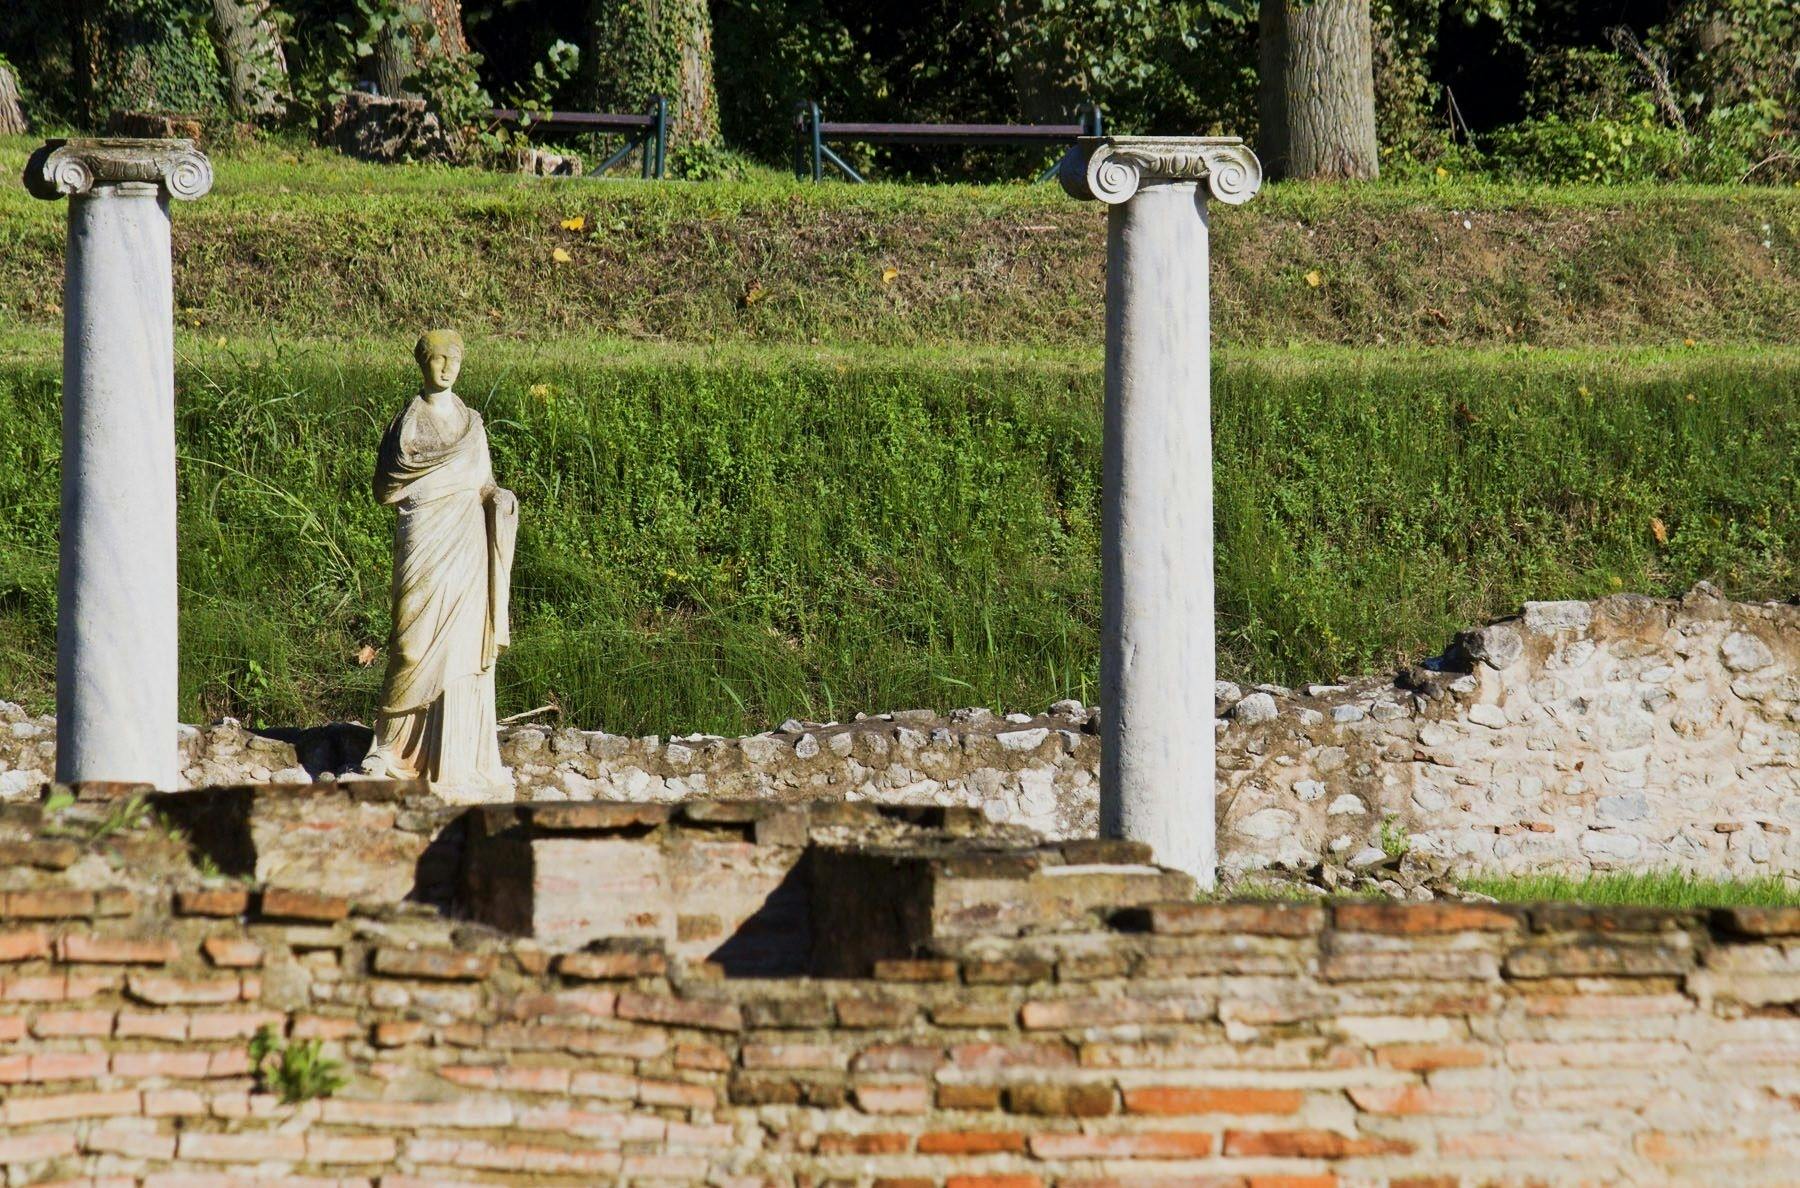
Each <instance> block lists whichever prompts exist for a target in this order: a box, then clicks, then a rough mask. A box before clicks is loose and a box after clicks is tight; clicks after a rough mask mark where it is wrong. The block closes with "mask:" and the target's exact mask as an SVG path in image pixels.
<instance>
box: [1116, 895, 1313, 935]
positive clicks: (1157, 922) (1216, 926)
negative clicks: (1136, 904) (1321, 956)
mask: <svg viewBox="0 0 1800 1188" xmlns="http://www.w3.org/2000/svg"><path fill="white" fill-rule="evenodd" d="M1113 923H1114V925H1115V926H1116V927H1119V928H1122V929H1126V930H1130V931H1143V932H1154V933H1157V934H1158V935H1161V936H1210V935H1226V936H1243V935H1246V934H1248V935H1251V936H1290V937H1304V936H1312V935H1314V934H1315V933H1317V932H1319V931H1320V930H1321V929H1323V928H1324V926H1325V911H1324V909H1323V908H1321V907H1320V906H1319V905H1318V904H1315V903H1279V902H1276V903H1159V904H1152V905H1150V906H1149V907H1143V908H1128V909H1126V910H1124V911H1121V912H1118V913H1115V914H1114V916H1113Z"/></svg>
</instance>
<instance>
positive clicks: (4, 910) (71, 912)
mask: <svg viewBox="0 0 1800 1188" xmlns="http://www.w3.org/2000/svg"><path fill="white" fill-rule="evenodd" d="M94 907H95V900H94V893H93V892H92V891H11V892H8V893H7V894H5V895H0V918H11V919H14V920H67V919H73V918H75V917H80V916H91V915H93V914H94Z"/></svg>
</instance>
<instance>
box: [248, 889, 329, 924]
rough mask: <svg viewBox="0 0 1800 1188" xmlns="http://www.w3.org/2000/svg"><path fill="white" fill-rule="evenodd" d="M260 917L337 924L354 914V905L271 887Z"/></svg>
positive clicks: (263, 894)
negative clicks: (352, 909) (351, 907)
mask: <svg viewBox="0 0 1800 1188" xmlns="http://www.w3.org/2000/svg"><path fill="white" fill-rule="evenodd" d="M258 911H259V913H260V914H261V915H262V916H263V917H265V918H267V919H271V920H307V921H312V922H315V923H321V924H333V923H336V922H337V921H339V920H342V919H344V918H345V917H346V916H348V915H349V914H350V901H349V900H347V899H343V898H341V897H340V896H336V895H315V894H313V893H312V892H310V891H292V890H289V889H287V888H285V887H270V888H268V889H267V890H265V891H264V892H263V893H262V902H261V903H260V904H259V905H258Z"/></svg>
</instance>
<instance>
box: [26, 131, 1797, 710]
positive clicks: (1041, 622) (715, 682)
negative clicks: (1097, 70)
mask: <svg viewBox="0 0 1800 1188" xmlns="http://www.w3.org/2000/svg"><path fill="white" fill-rule="evenodd" d="M23 145H24V142H22V141H13V142H4V143H0V165H3V166H5V168H7V169H14V168H15V163H14V158H19V159H22V155H23V153H22V147H23ZM218 172H219V186H218V190H217V192H216V193H215V194H214V195H213V196H211V197H209V198H207V199H205V200H203V201H202V202H200V203H197V204H194V205H192V206H180V207H178V209H177V212H176V220H177V228H176V240H177V243H178V244H179V245H180V248H179V259H178V263H177V304H178V307H179V308H180V310H181V313H180V322H181V326H182V335H181V341H180V355H181V361H180V365H179V368H178V377H177V383H178V389H179V405H180V417H181V422H180V448H181V451H182V458H183V465H182V477H181V482H182V507H183V523H182V531H183V569H182V575H183V613H184V618H183V631H184V637H183V649H184V675H183V702H182V710H183V713H184V714H186V715H189V716H191V717H195V718H199V717H207V716H212V715H216V714H219V713H225V712H230V713H238V714H242V715H246V716H249V717H252V718H254V719H259V720H263V721H270V722H273V721H315V720H319V719H321V718H324V717H327V716H344V715H349V714H357V715H366V714H367V713H368V711H369V707H370V704H371V701H372V698H373V695H374V691H375V686H376V684H377V682H378V681H379V675H380V665H379V664H375V665H373V666H369V667H362V666H359V665H358V664H356V663H355V661H354V660H353V657H354V655H355V653H356V652H357V650H358V649H359V648H360V647H361V646H362V645H363V644H377V645H379V644H380V643H381V642H382V639H383V636H384V633H385V628H386V606H385V598H384V588H385V581H386V564H387V551H388V543H387V534H388V532H389V520H388V517H387V516H386V515H385V514H384V513H383V512H382V511H381V510H380V509H378V508H376V507H375V506H374V504H373V502H372V501H371V500H370V499H369V498H368V496H367V494H366V483H367V478H368V470H369V465H370V457H371V455H372V452H373V448H374V443H375V440H376V438H377V436H378V434H379V431H380V427H381V425H382V424H383V423H384V422H385V421H386V419H387V418H388V417H389V416H390V415H391V414H392V412H393V410H394V409H395V408H397V407H398V404H399V402H400V401H401V400H402V399H403V398H404V396H405V394H406V393H407V392H408V391H409V390H410V387H411V384H412V382H413V381H412V378H411V366H410V361H409V359H408V350H409V347H410V344H411V340H412V336H413V335H414V334H415V333H416V331H417V329H418V328H419V327H421V326H422V325H425V324H446V323H448V324H457V325H461V326H462V327H463V328H464V329H465V330H467V331H469V332H470V336H471V352H470V357H469V361H468V366H467V367H466V369H465V379H464V381H463V383H462V384H461V388H462V390H463V391H464V393H465V395H466V396H467V398H468V399H470V401H471V402H472V403H474V404H476V405H477V406H478V407H480V408H482V409H483V411H484V412H485V414H486V416H487V418H488V421H489V424H490V426H491V428H492V432H493V437H494V441H495V450H496V465H497V467H498V469H499V472H500V474H501V476H502V479H503V481H505V482H507V483H508V484H509V485H511V486H512V487H514V488H515V489H516V490H517V491H518V492H519V495H520V497H521V500H522V502H523V504H524V509H525V515H526V520H525V524H524V530H523V535H522V538H521V552H520V557H519V565H518V570H517V574H516V579H515V580H516V583H517V590H518V594H517V599H516V602H515V614H516V627H515V633H514V638H515V640H516V646H515V648H514V650H513V651H512V652H511V653H509V655H508V656H507V658H506V659H505V660H503V662H502V670H501V683H502V689H503V691H502V698H503V712H507V711H511V710H518V709H524V708H529V707H531V706H535V705H539V704H542V703H543V702H544V701H546V700H549V699H551V698H552V697H554V698H555V699H556V700H557V701H558V702H559V703H561V704H562V705H564V706H565V707H566V708H567V709H568V711H569V714H570V717H571V718H572V720H574V721H577V722H580V723H582V724H584V725H605V726H606V727H608V728H611V729H615V730H633V731H677V730H689V729H713V730H728V731H737V730H742V729H754V728H757V727H760V726H762V725H766V724H768V723H770V722H774V721H779V720H780V719H781V718H783V717H786V716H788V715H790V714H800V715H807V714H811V715H819V716H841V715H843V714H846V713H848V712H851V711H853V710H856V709H867V710H871V711H873V710H880V709H892V708H898V707H902V706H907V705H919V704H927V705H937V706H940V707H947V706H950V705H955V704H967V703H980V702H985V703H988V704H992V705H995V706H998V707H1004V708H1018V707H1027V708H1029V707H1037V706H1041V705H1043V704H1044V703H1046V702H1048V701H1050V700H1052V699H1054V698H1056V697H1058V696H1062V695H1065V694H1068V695H1074V696H1087V697H1091V696H1092V693H1093V676H1094V654H1095V639H1094V632H1095V620H1096V617H1097V610H1098V606H1097V602H1098V595H1097V582H1096V568H1097V566H1096V559H1095V543H1096V524H1095V516H1096V512H1097V495H1098V492H1097V478H1098V469H1099V467H1098V452H1097V446H1098V433H1099V428H1098V416H1097V414H1098V397H1099V386H1100V385H1099V350H1098V343H1099V338H1100V316H1099V297H1100V293H1101V284H1102V278H1101V272H1100V263H1101V250H1102V247H1101V222H1102V220H1101V217H1100V215H1099V213H1098V211H1097V210H1096V209H1095V208H1094V207H1093V206H1092V205H1091V204H1089V205H1079V204H1075V203H1072V202H1070V201H1068V200H1067V199H1065V198H1062V197H1061V196H1060V195H1059V194H1057V193H1055V192H1053V191H1051V190H1049V189H1047V188H1043V187H1040V188H1036V189H1032V188H1027V187H1023V186H1014V187H990V188H941V189H906V188H901V187H868V188H866V189H852V188H850V187H844V186H825V187H819V188H816V189H815V188H813V187H802V186H794V185H788V184H785V183H779V182H772V181H761V182H755V183H743V184H734V185H704V186H695V185H673V184H672V185H665V186H644V185H639V184H632V183H620V184H614V183H599V184H592V185H587V184H580V183H576V184H567V183H541V182H540V183H527V182H522V181H519V180H517V179H512V178H496V177H491V176H483V175H477V174H462V173H453V172H448V171H442V170H427V169H391V170H384V169H375V168H372V167H367V166H357V165H351V164H348V163H341V162H337V161H335V160H334V159H332V158H319V157H312V156H308V157H307V159H306V160H305V161H304V162H302V163H297V164H289V163H286V162H284V161H283V160H282V159H281V156H280V154H279V153H274V152H265V153H260V154H256V155H253V156H252V157H250V158H248V159H244V160H232V159H225V160H221V161H220V162H219V166H218ZM577 215H579V216H580V218H581V220H582V226H581V227H580V228H579V229H575V228H572V227H566V226H564V222H565V220H571V219H573V218H574V217H575V216H577ZM60 219H61V212H60V210H59V209H58V208H57V207H56V206H53V205H51V204H47V203H38V202H35V201H33V200H30V199H29V198H27V197H26V196H25V195H24V194H23V192H22V190H19V189H17V188H16V186H15V187H7V188H0V695H7V696H12V697H15V698H21V699H24V700H27V701H30V702H32V703H33V704H36V705H40V706H41V705H44V704H46V703H47V701H48V698H49V693H50V678H51V633H52V625H53V623H54V593H55V581H54V558H55V540H54V527H55V500H56V481H55V475H56V465H57V422H56V383H57V370H58V369H57V365H56V344H55V330H56V325H57V317H58V311H57V310H56V301H57V284H56V275H57V264H58V261H59V260H60V253H61V230H60ZM1465 220H1467V221H1468V222H1469V224H1470V226H1469V227H1468V228H1464V226H1463V222H1464V221H1465ZM1214 227H1215V234H1216V236H1217V247H1218V257H1217V260H1216V269H1215V277H1216V281H1217V289H1216V294H1217V311H1218V312H1217V317H1216V319H1215V320H1216V323H1217V326H1218V333H1219V336H1220V340H1221V344H1222V345H1221V349H1220V350H1219V353H1218V359H1219V370H1218V378H1217V383H1216V392H1215V403H1216V417H1215V421H1216V429H1217V436H1218V449H1219V465H1218V506H1219V562H1218V564H1219V577H1220V586H1221V594H1220V610H1221V622H1220V630H1221V637H1222V652H1223V662H1222V666H1223V668H1224V670H1225V672H1226V674H1227V675H1232V676H1237V677H1244V678H1250V679H1282V680H1299V679H1305V678H1310V677H1316V676H1329V675H1332V674H1334V673H1338V672H1355V671H1366V670H1370V669H1374V668H1378V667H1380V666H1381V665H1384V664H1387V663H1390V662H1392V661H1394V660H1396V659H1399V658H1402V657H1407V656H1414V655H1418V654H1421V653H1423V652H1428V651H1431V650H1435V648H1436V647H1438V646H1439V645H1441V644H1442V643H1443V642H1444V640H1445V638H1446V637H1447V635H1448V634H1449V633H1450V632H1451V631H1452V630H1454V629H1455V628H1457V627H1458V626H1461V625H1464V624H1466V623H1469V622H1473V621H1479V620H1480V619H1482V618H1484V617H1486V616H1488V615H1491V614H1495V613H1501V612H1504V611H1506V610H1509V609H1511V608H1512V607H1513V606H1515V605H1516V604H1517V603H1518V602H1519V601H1521V600H1522V599H1524V598H1528V597H1558V596H1571V597H1573V596H1589V595H1595V594H1602V593H1607V592H1610V591H1613V590H1616V589H1636V590H1645V591H1650V592H1668V591H1673V590H1677V589H1679V588H1681V587H1683V586H1685V585H1686V584H1687V583H1689V582H1691V581H1693V580H1694V579H1696V578H1700V577H1706V578H1710V579H1712V580H1714V581H1716V582H1718V583H1720V584H1721V585H1723V586H1725V587H1726V588H1727V589H1729V590H1731V591H1732V592H1734V593H1739V594H1743V595H1754V596H1761V595H1772V594H1777V593H1786V592H1788V591H1789V590H1791V589H1792V588H1793V587H1794V586H1795V585H1796V582H1795V573H1794V570H1795V558H1797V557H1800V548H1797V547H1796V546H1800V526H1796V523H1795V521H1794V520H1793V518H1792V517H1791V516H1789V515H1788V514H1787V509H1788V508H1791V507H1792V506H1793V505H1794V495H1795V492H1794V479H1795V476H1796V474H1800V470H1797V468H1796V466H1795V462H1796V452H1797V451H1800V427H1795V426H1794V424H1793V421H1792V418H1791V417H1790V416H1788V415H1787V410H1788V408H1789V407H1790V406H1791V404H1792V402H1793V398H1794V397H1795V395H1796V394H1800V352H1795V351H1793V350H1791V349H1788V348H1786V347H1784V346H1780V345H1778V344H1782V343H1787V342H1793V341H1800V335H1797V334H1796V331H1797V330H1800V284H1796V281H1797V280H1800V195H1796V194H1792V193H1787V192H1770V191H1754V190H1741V191H1692V190H1674V191H1661V190H1645V191H1627V192H1618V191H1601V190H1582V189H1573V190H1544V191H1523V190H1498V189H1493V188H1488V187H1461V186H1457V185H1454V184H1452V185H1450V186H1447V187H1441V188H1432V189H1404V188H1400V189H1388V188H1380V187H1376V188H1365V189H1355V188H1335V189H1334V188H1325V189H1309V188H1284V187H1276V188H1272V189H1271V190H1270V191H1269V192H1268V193H1267V194H1265V195H1264V196H1262V197H1259V198H1258V199H1257V201H1256V202H1254V203H1252V204H1251V205H1250V206H1248V207H1245V208H1243V209H1238V210H1229V211H1224V212H1222V213H1220V214H1219V215H1218V217H1217V218H1216V219H1215V223H1214ZM558 248H561V249H562V250H563V252H565V253H566V254H568V255H569V257H570V259H569V261H568V262H567V263H559V262H557V261H556V260H555V258H554V252H555V250H556V249H558ZM889 269H892V270H894V274H893V275H892V276H891V277H887V275H886V274H887V270H889ZM1308 273H1317V274H1318V277H1317V279H1318V280H1319V282H1320V283H1319V284H1318V285H1317V286H1314V285H1312V284H1310V283H1309V282H1308V280H1307V274H1308ZM884 277H886V279H885V280H884ZM1688 339H1695V340H1697V342H1696V343H1695V344H1693V345H1689V344H1688V343H1687V341H1686V340H1688ZM1378 341H1380V342H1383V345H1380V346H1377V345H1376V344H1377V343H1378ZM1593 342H1606V343H1610V344H1613V345H1609V346H1607V347H1605V348H1603V349H1578V348H1576V347H1575V345H1574V344H1582V343H1593ZM1545 347H1550V348H1554V349H1544V348H1545ZM1653 519H1655V520H1659V521H1660V522H1661V523H1662V524H1663V525H1664V527H1665V534H1666V537H1667V539H1666V541H1658V540H1657V539H1656V536H1655V534H1654V532H1653V529H1652V520H1653Z"/></svg>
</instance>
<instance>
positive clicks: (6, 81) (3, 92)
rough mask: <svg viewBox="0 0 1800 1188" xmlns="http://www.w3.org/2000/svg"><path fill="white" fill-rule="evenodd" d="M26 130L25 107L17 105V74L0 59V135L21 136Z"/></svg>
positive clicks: (27, 129)
mask: <svg viewBox="0 0 1800 1188" xmlns="http://www.w3.org/2000/svg"><path fill="white" fill-rule="evenodd" d="M28 131H30V129H29V128H27V127H26V125H25V109H24V108H23V107H21V106H20V105H19V79H18V76H17V75H15V74H14V73H13V71H12V67H11V66H8V65H7V64H6V61H5V59H0V136H23V135H25V133H26V132H28Z"/></svg>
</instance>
